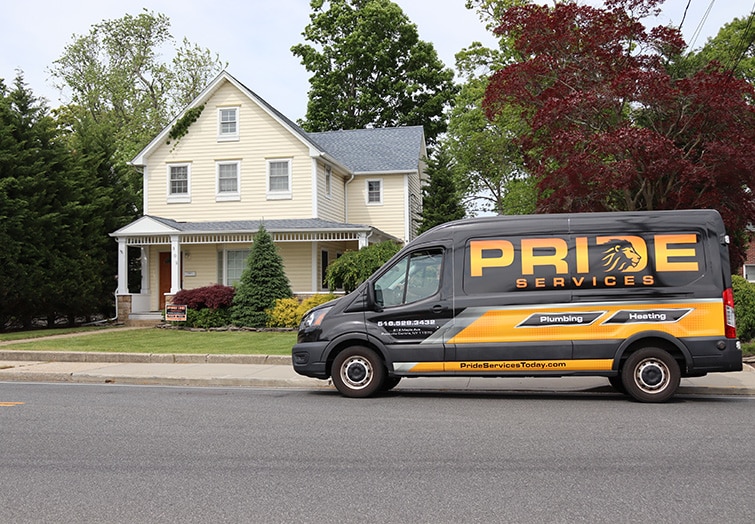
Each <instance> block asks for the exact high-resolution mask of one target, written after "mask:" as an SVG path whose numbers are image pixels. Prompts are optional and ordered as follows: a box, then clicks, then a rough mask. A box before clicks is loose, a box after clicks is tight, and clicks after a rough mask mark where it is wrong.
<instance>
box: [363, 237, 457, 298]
mask: <svg viewBox="0 0 755 524" xmlns="http://www.w3.org/2000/svg"><path fill="white" fill-rule="evenodd" d="M442 261H443V251H442V250H441V249H425V250H422V251H415V252H414V253H411V254H409V255H407V256H405V257H403V258H402V259H400V260H399V261H398V262H396V263H395V264H394V265H393V267H391V268H390V269H389V270H388V271H387V272H386V273H384V274H383V276H381V277H380V278H379V279H377V280H376V281H375V301H376V302H377V304H378V305H380V306H382V307H391V306H398V305H401V304H408V303H410V302H416V301H417V300H422V299H423V298H427V297H430V296H432V295H434V294H435V293H437V292H438V288H439V286H440V269H441V263H442Z"/></svg>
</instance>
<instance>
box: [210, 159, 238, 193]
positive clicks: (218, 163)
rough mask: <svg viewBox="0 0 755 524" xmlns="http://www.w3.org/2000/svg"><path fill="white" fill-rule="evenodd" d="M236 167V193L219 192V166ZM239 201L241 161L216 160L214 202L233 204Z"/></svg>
mask: <svg viewBox="0 0 755 524" xmlns="http://www.w3.org/2000/svg"><path fill="white" fill-rule="evenodd" d="M228 164H235V165H236V191H223V192H221V191H220V166H223V165H228ZM238 200H241V161H240V160H216V161H215V201H216V202H233V201H238Z"/></svg>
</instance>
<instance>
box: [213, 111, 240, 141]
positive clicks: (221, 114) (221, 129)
mask: <svg viewBox="0 0 755 524" xmlns="http://www.w3.org/2000/svg"><path fill="white" fill-rule="evenodd" d="M238 139H239V108H238V107H221V108H220V109H218V140H238Z"/></svg>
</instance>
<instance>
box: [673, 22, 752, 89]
mask: <svg viewBox="0 0 755 524" xmlns="http://www.w3.org/2000/svg"><path fill="white" fill-rule="evenodd" d="M684 61H685V62H687V64H688V66H689V67H688V68H689V69H693V70H700V69H703V68H704V67H705V66H706V65H707V64H709V63H710V62H716V63H717V64H718V65H719V66H720V67H721V68H722V69H723V70H724V71H732V72H733V73H734V74H735V75H736V76H738V77H739V78H742V79H744V80H747V81H748V82H749V83H750V84H751V85H755V22H753V17H752V16H750V17H749V18H747V19H745V18H735V19H734V20H732V21H731V22H729V23H728V24H726V25H724V26H723V27H722V28H721V29H720V30H719V31H718V34H716V36H714V37H713V38H710V39H708V41H707V42H706V43H705V45H704V46H703V48H702V49H700V50H699V51H697V52H691V53H689V55H687V57H686V60H684Z"/></svg>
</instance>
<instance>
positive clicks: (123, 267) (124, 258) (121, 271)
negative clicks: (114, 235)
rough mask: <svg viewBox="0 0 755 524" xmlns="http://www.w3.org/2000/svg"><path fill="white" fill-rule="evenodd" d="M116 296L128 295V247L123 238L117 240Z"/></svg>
mask: <svg viewBox="0 0 755 524" xmlns="http://www.w3.org/2000/svg"><path fill="white" fill-rule="evenodd" d="M116 293H117V294H118V295H128V245H127V244H126V239H125V238H119V239H118V289H117V291H116Z"/></svg>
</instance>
